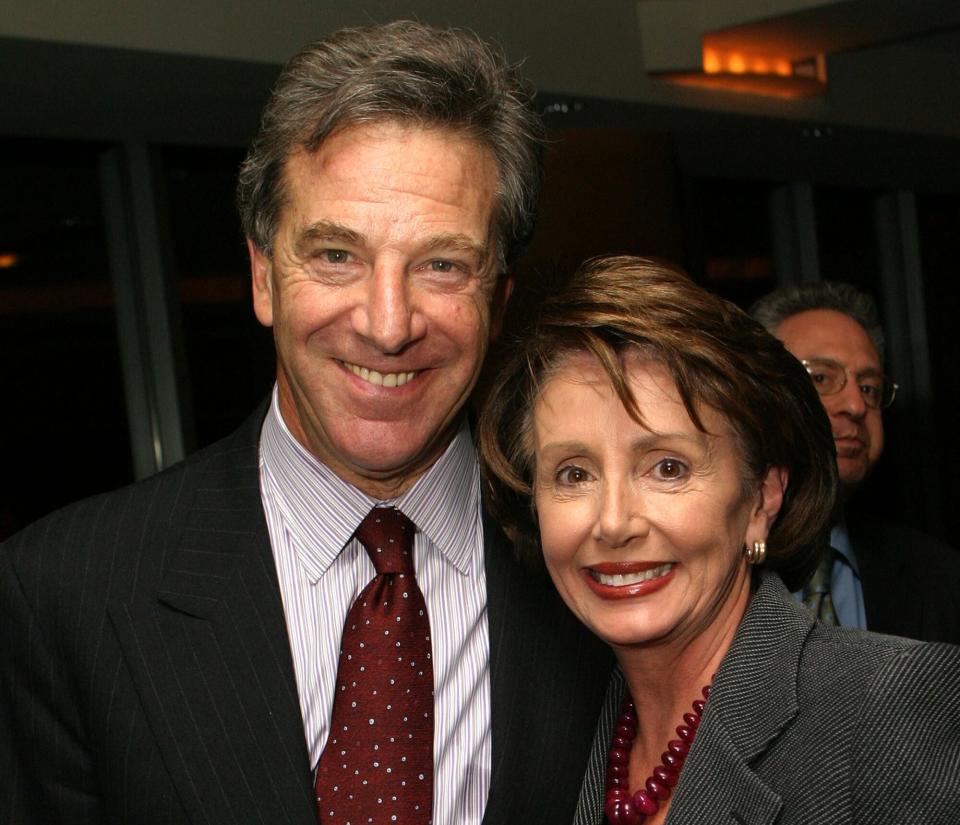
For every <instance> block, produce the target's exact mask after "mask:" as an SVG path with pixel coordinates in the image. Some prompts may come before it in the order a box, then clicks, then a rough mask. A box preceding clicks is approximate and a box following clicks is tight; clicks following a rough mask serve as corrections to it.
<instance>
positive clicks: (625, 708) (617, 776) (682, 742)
mask: <svg viewBox="0 0 960 825" xmlns="http://www.w3.org/2000/svg"><path fill="white" fill-rule="evenodd" d="M711 684H712V682H711ZM710 687H711V685H705V686H704V687H703V690H702V691H701V692H702V694H703V699H697V700H696V701H695V702H694V703H693V712H692V713H685V714H683V724H682V725H678V726H677V736H679V737H680V738H679V739H671V740H670V741H669V742H667V749H666V750H665V751H664V752H663V753H662V754H661V755H660V761H661V763H662V764H660V765H657V767H655V768H654V769H653V773H652V774H651V775H650V776H648V777H647V781H646V782H644V787H642V788H641V789H640V790H639V791H637V792H636V793H634V794H631V793H630V788H629V784H628V783H629V776H630V767H629V763H630V750H631V748H633V740H634V739H636V737H637V711H636V708H635V707H634V705H633V700H632V699H631V698H630V696H629V694H628V695H627V696H626V697H625V698H624V700H623V705H622V706H621V707H620V718H619V719H617V726H616V728H614V731H613V742H612V743H611V745H610V758H609V760H608V762H607V799H606V804H605V805H604V806H603V812H604V813H605V814H606V815H607V820H608V821H609V822H610V823H611V825H641V823H642V822H643V821H644V820H645V819H646V818H647V817H648V816H653V815H654V814H655V813H656V812H657V811H659V810H660V803H661V802H662V801H663V800H664V799H666V798H667V797H669V796H670V790H671V788H673V786H674V785H676V784H677V780H678V779H679V778H680V769H681V768H682V767H683V763H684V761H685V760H686V758H687V754H688V753H689V752H690V745H691V744H692V743H693V738H694V736H695V735H696V733H697V728H698V727H700V717H701V716H703V709H704V707H705V706H706V704H707V702H706V700H707V699H708V698H709V696H710Z"/></svg>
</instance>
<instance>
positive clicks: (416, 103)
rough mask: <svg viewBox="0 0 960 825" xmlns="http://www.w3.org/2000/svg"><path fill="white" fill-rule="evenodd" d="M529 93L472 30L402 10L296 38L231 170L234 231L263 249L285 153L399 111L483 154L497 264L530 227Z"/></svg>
mask: <svg viewBox="0 0 960 825" xmlns="http://www.w3.org/2000/svg"><path fill="white" fill-rule="evenodd" d="M532 101H533V89H532V88H531V87H530V86H529V84H527V83H526V81H524V79H523V78H522V76H521V74H520V71H519V67H518V66H515V65H511V64H510V63H508V62H507V59H506V57H505V56H504V54H503V52H502V51H500V50H499V49H496V48H494V47H492V46H491V45H489V44H487V43H485V42H484V41H482V40H481V39H480V38H479V37H478V36H477V35H476V34H474V33H472V32H469V31H465V30H462V29H440V28H435V27H433V26H428V25H426V24H422V23H416V22H412V21H405V20H401V21H396V22H393V23H387V24H384V25H376V26H367V27H362V28H348V29H341V30H339V31H337V32H334V33H333V34H331V35H330V36H328V37H326V38H324V39H323V40H319V41H317V42H315V43H311V44H309V45H307V46H305V47H304V48H303V49H302V50H301V51H300V52H299V53H298V54H296V55H295V56H294V57H293V58H291V59H290V61H289V62H288V63H287V65H286V66H285V67H284V69H283V71H282V72H281V74H280V77H279V79H278V80H277V84H276V86H275V87H274V89H273V93H272V94H271V96H270V99H269V101H268V102H267V105H266V107H265V109H264V111H263V118H262V120H261V124H260V131H259V132H258V134H257V135H256V137H255V138H254V140H253V142H252V144H251V146H250V150H249V152H248V154H247V157H246V159H245V160H244V162H243V165H242V166H241V168H240V176H239V181H238V185H237V205H238V208H239V211H240V219H241V222H242V224H243V231H244V233H245V234H246V235H247V237H248V238H250V239H251V240H252V241H253V242H254V243H255V244H256V245H257V247H259V248H260V249H261V250H262V251H264V252H265V253H267V254H270V252H271V250H272V245H273V240H274V236H275V234H276V230H277V225H278V222H279V217H280V213H281V211H282V209H283V206H284V203H285V198H286V182H285V179H284V177H285V176H284V171H285V167H286V162H287V159H288V158H289V157H290V155H291V154H293V153H294V152H296V151H298V150H304V151H307V152H314V151H316V150H317V149H318V148H319V147H320V144H321V143H323V141H324V140H325V139H326V138H327V137H329V136H330V134H331V133H332V132H333V131H335V130H336V129H338V128H343V127H348V126H355V125H360V124H369V123H376V122H383V121H398V122H401V123H409V124H411V125H414V126H422V127H425V128H443V129H449V130H452V131H455V132H459V133H462V134H464V135H467V136H468V137H470V138H472V139H474V140H476V141H477V142H478V143H479V144H480V145H482V146H484V147H486V148H488V149H489V150H490V151H491V152H492V154H493V155H494V157H495V159H496V162H497V167H498V170H499V180H498V182H497V188H496V206H495V214H494V221H495V227H496V253H497V257H498V259H499V260H498V263H499V264H500V265H501V267H505V266H506V265H507V264H508V263H510V262H511V261H512V260H514V259H515V258H516V257H517V255H519V254H520V252H521V251H522V250H523V247H524V246H525V245H526V243H527V241H528V240H529V238H530V235H531V234H532V233H533V225H534V220H535V216H536V210H537V201H538V198H539V194H540V183H541V177H542V168H541V158H542V145H543V125H542V123H541V121H540V118H539V116H538V115H537V113H536V112H535V111H534V109H533V106H532Z"/></svg>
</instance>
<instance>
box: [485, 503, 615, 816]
mask: <svg viewBox="0 0 960 825" xmlns="http://www.w3.org/2000/svg"><path fill="white" fill-rule="evenodd" d="M484 536H485V545H486V546H485V567H486V573H487V619H488V624H489V632H490V704H491V715H492V719H491V736H492V751H493V759H492V763H493V764H492V776H491V785H490V795H489V798H488V801H487V808H486V813H485V816H484V820H483V821H484V823H502V822H523V823H528V824H531V823H540V822H542V823H551V822H562V821H569V819H570V812H571V811H572V810H573V808H574V805H575V803H576V799H577V794H578V792H579V789H580V784H581V781H582V778H583V774H584V771H585V769H586V764H587V758H588V754H589V749H590V744H591V742H592V740H593V737H594V733H595V730H596V725H597V717H598V713H599V710H600V707H601V705H602V699H603V695H604V691H605V690H606V686H607V683H608V681H609V673H610V669H611V666H612V655H611V653H610V651H609V649H608V648H607V646H606V645H604V644H602V643H601V642H599V640H597V639H596V638H594V637H593V636H592V634H590V633H589V632H588V631H587V630H586V629H585V628H584V627H582V626H581V625H580V623H579V622H578V621H577V620H576V619H575V618H574V617H573V615H572V614H571V613H570V612H569V611H568V610H567V609H566V607H565V606H564V605H563V603H562V602H561V601H560V599H559V597H558V596H557V594H556V592H555V591H554V589H553V586H552V584H551V583H550V582H549V580H548V579H547V577H546V575H545V574H544V575H538V574H535V573H533V572H530V571H527V570H525V569H524V568H523V567H522V566H521V565H520V564H519V563H518V562H517V561H516V559H515V558H514V550H513V547H512V545H511V544H510V542H509V541H508V540H507V538H506V537H505V536H504V535H503V532H502V531H501V530H500V528H499V527H498V526H497V525H496V524H494V522H493V521H492V520H491V519H489V518H488V517H486V514H485V517H484Z"/></svg>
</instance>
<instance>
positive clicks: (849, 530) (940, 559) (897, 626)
mask: <svg viewBox="0 0 960 825" xmlns="http://www.w3.org/2000/svg"><path fill="white" fill-rule="evenodd" d="M750 312H751V314H752V315H753V317H754V318H756V319H757V320H758V321H759V322H760V323H761V324H763V325H764V327H766V329H767V330H768V331H769V332H770V333H772V334H773V335H775V336H776V337H777V338H779V339H780V340H781V341H783V344H784V346H785V347H786V348H787V349H788V350H789V351H790V352H791V353H793V354H794V355H795V356H796V357H797V358H798V359H800V361H801V362H802V363H803V365H804V366H805V367H806V368H807V372H808V373H810V377H811V379H812V381H813V382H814V386H815V387H816V389H817V392H818V393H819V394H820V400H821V401H822V402H823V406H824V409H825V410H826V412H827V415H828V416H829V418H830V426H831V429H832V430H833V438H834V443H835V445H836V450H837V473H838V475H839V478H840V488H839V489H840V497H839V501H838V502H837V508H836V514H835V516H834V519H835V520H834V526H833V529H832V530H831V533H830V544H831V552H830V553H828V554H826V555H825V557H824V559H823V561H822V562H821V565H820V568H819V569H818V570H817V572H816V573H815V574H814V576H813V578H812V579H811V581H810V582H809V583H808V584H807V586H806V587H805V588H804V589H803V590H802V591H800V592H798V593H797V594H796V595H797V597H798V598H802V599H803V600H804V601H805V602H806V603H807V604H808V605H809V606H810V607H811V609H812V610H814V612H815V613H817V615H818V616H819V617H820V619H821V621H825V622H829V623H834V624H840V625H843V626H845V627H859V628H869V629H870V630H873V631H876V632H879V633H889V634H893V635H897V636H907V637H911V638H916V639H923V640H925V641H941V642H952V643H953V644H958V643H960V554H958V553H957V552H956V551H955V550H953V548H951V547H950V546H948V545H946V544H944V543H942V542H940V541H938V540H937V539H935V538H933V537H932V536H928V535H926V534H924V533H921V532H919V531H917V530H913V529H912V528H909V527H907V526H905V525H902V524H896V523H890V522H886V521H879V520H876V519H873V518H870V517H867V516H864V515H862V514H854V513H853V512H851V511H850V510H849V509H848V507H847V506H846V505H847V503H848V502H849V500H850V498H851V496H852V495H853V494H854V493H855V491H856V490H857V489H858V488H859V487H860V485H861V484H862V483H863V481H864V480H865V479H866V478H867V476H868V475H869V474H870V472H871V471H872V470H873V467H874V466H875V465H876V463H877V461H878V460H879V458H880V455H881V454H882V453H883V443H884V433H883V416H882V412H883V410H884V409H886V408H887V407H889V406H890V405H891V404H892V403H893V400H894V397H895V395H896V391H897V385H896V384H895V383H894V382H893V381H892V380H891V379H890V378H888V377H887V376H886V375H885V374H884V372H883V356H884V344H885V340H884V334H883V328H882V326H881V325H880V319H879V314H878V312H877V307H876V304H875V303H874V301H873V299H872V298H871V297H870V296H869V295H867V294H865V293H863V292H860V291H859V290H857V289H855V288H854V287H852V286H851V285H850V284H844V283H839V282H831V281H823V282H820V283H814V284H804V285H801V286H793V287H785V288H783V289H778V290H776V291H774V292H771V293H770V294H769V295H766V296H765V297H763V298H761V299H760V300H759V301H757V303H755V304H754V305H753V307H752V308H751V310H750Z"/></svg>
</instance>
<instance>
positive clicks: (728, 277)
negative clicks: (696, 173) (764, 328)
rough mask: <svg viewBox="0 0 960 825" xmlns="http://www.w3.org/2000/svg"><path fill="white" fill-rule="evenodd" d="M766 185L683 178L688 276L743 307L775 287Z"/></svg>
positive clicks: (768, 191)
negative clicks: (684, 180) (688, 261)
mask: <svg viewBox="0 0 960 825" xmlns="http://www.w3.org/2000/svg"><path fill="white" fill-rule="evenodd" d="M770 191H771V185H770V184H768V183H764V182H754V181H734V180H718V179H713V178H710V179H706V178H699V179H693V180H690V181H688V184H687V187H686V194H687V199H688V203H687V214H688V227H687V234H688V250H689V252H688V257H689V258H690V264H689V266H690V269H691V274H692V275H693V277H694V278H695V279H696V280H697V281H698V282H699V283H701V284H702V285H703V286H705V287H706V288H707V289H709V290H711V291H712V292H715V293H717V294H718V295H721V296H722V297H724V298H726V299H727V300H730V301H733V302H734V303H735V304H737V305H738V306H741V307H743V308H747V307H749V306H750V304H752V303H753V302H754V301H755V300H756V299H757V298H759V297H760V296H761V295H764V294H765V293H767V292H769V291H770V290H772V289H773V288H774V287H775V286H776V282H775V271H774V270H775V267H774V256H773V236H772V232H771V225H770V205H769V202H770Z"/></svg>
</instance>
